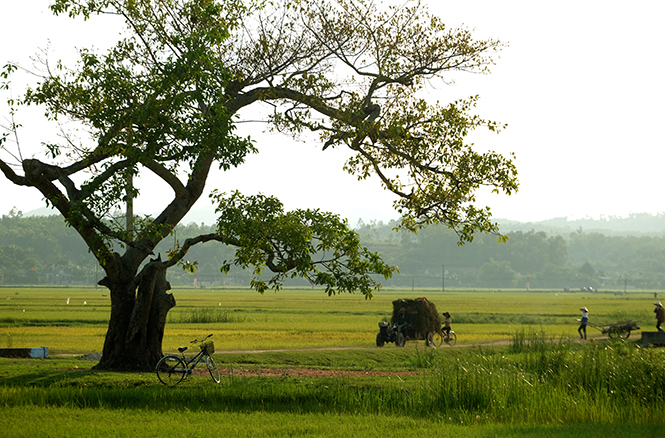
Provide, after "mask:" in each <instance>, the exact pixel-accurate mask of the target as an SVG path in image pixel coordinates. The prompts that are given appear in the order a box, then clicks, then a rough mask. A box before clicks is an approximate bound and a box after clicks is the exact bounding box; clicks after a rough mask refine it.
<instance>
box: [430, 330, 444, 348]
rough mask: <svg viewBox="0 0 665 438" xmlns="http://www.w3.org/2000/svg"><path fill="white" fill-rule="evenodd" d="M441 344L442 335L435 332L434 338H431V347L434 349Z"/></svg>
mask: <svg viewBox="0 0 665 438" xmlns="http://www.w3.org/2000/svg"><path fill="white" fill-rule="evenodd" d="M442 344H443V335H442V334H441V332H436V333H434V336H432V345H434V346H435V347H440V346H441V345H442Z"/></svg>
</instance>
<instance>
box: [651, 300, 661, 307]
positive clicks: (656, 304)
mask: <svg viewBox="0 0 665 438" xmlns="http://www.w3.org/2000/svg"><path fill="white" fill-rule="evenodd" d="M653 305H654V306H658V307H663V305H662V304H660V301H656V302H655V303H653Z"/></svg>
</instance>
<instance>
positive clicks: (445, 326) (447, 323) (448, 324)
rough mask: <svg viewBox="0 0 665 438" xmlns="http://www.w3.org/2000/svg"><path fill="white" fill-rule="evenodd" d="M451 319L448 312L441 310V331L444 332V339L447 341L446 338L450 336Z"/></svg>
mask: <svg viewBox="0 0 665 438" xmlns="http://www.w3.org/2000/svg"><path fill="white" fill-rule="evenodd" d="M452 322H453V321H452V319H451V318H450V313H448V312H443V328H442V330H443V332H445V333H446V338H445V339H446V341H448V338H449V336H450V329H451V324H452Z"/></svg>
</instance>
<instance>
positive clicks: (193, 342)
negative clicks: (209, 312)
mask: <svg viewBox="0 0 665 438" xmlns="http://www.w3.org/2000/svg"><path fill="white" fill-rule="evenodd" d="M211 336H212V333H210V334H209V335H208V336H206V337H205V338H203V339H201V340H200V341H199V340H198V339H194V340H193V341H192V342H190V344H195V343H197V342H203V341H205V340H206V339H208V338H209V337H211Z"/></svg>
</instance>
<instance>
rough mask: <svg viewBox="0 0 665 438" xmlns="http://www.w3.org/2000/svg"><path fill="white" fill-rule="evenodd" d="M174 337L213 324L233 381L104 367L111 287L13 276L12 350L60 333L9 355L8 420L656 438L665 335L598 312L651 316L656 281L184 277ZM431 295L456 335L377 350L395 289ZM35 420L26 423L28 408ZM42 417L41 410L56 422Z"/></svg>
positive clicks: (646, 323) (397, 294)
mask: <svg viewBox="0 0 665 438" xmlns="http://www.w3.org/2000/svg"><path fill="white" fill-rule="evenodd" d="M173 292H174V295H175V297H176V301H177V307H175V308H174V309H173V310H172V311H171V312H170V313H169V320H168V323H167V327H166V333H165V338H164V343H163V347H164V350H165V352H173V351H176V349H177V347H178V346H182V345H187V344H188V343H189V341H191V340H192V339H194V338H201V337H203V336H205V335H207V334H209V333H212V334H213V339H214V341H215V346H216V352H215V354H214V358H215V360H216V361H217V363H218V365H219V367H220V368H221V369H222V371H223V372H222V374H223V379H222V382H221V383H220V384H214V383H213V382H212V380H211V379H210V378H209V377H208V376H206V375H204V374H201V375H195V376H192V377H190V378H188V379H187V380H186V381H185V382H183V383H182V384H180V385H179V386H177V387H173V388H171V387H164V386H163V385H161V384H160V383H159V381H158V380H157V378H156V376H155V375H154V374H152V373H129V374H127V373H125V374H121V373H103V372H97V371H94V370H92V369H91V368H92V366H93V365H94V364H95V362H94V361H89V360H81V357H82V356H84V355H87V354H88V353H93V352H100V351H101V350H102V346H103V342H104V334H105V331H106V324H107V322H108V314H109V309H110V300H109V298H108V297H107V296H105V291H104V290H103V289H95V288H90V289H76V288H62V289H50V288H42V289H40V288H2V289H0V293H1V294H4V295H0V298H3V299H2V301H0V302H1V303H2V305H1V306H0V348H6V347H13V348H17V347H40V346H47V347H48V348H49V354H50V357H49V358H48V359H10V358H0V407H2V411H3V412H2V416H0V426H2V427H3V429H4V430H5V431H6V432H7V436H54V437H60V436H99V437H111V436H113V437H122V436H162V435H164V434H167V433H172V434H175V435H185V434H186V435H190V434H198V433H217V434H220V433H221V434H227V435H229V436H248V437H249V436H339V435H348V436H386V437H391V436H434V435H435V434H436V435H439V434H454V435H455V436H462V437H491V436H501V437H503V436H516V437H521V436H538V437H566V436H577V435H583V436H585V437H587V436H590V437H596V436H597V437H601V436H602V437H614V436H617V437H619V436H621V437H624V436H636V437H637V436H640V437H650V436H654V437H655V436H661V435H662V431H663V430H665V349H663V348H646V349H645V348H640V347H639V345H638V343H636V342H635V341H638V340H639V337H640V330H637V331H633V332H632V333H631V336H630V337H629V338H628V340H626V341H610V340H607V339H606V336H605V335H603V334H602V333H601V332H600V330H596V329H594V328H592V327H589V328H588V335H589V339H588V340H587V341H580V340H579V337H578V334H577V326H578V323H577V322H576V321H575V319H576V318H579V317H580V312H579V311H578V309H579V308H580V307H582V306H586V307H588V308H589V310H590V322H591V323H594V324H596V325H598V326H600V327H602V326H603V325H606V324H611V323H614V322H618V321H622V320H635V321H637V322H638V325H639V326H640V327H641V328H642V329H643V330H649V331H653V330H655V317H654V314H653V301H654V291H632V292H628V293H625V294H624V293H616V294H615V293H590V292H574V293H563V292H555V291H532V292H522V291H496V290H495V291H492V290H484V291H464V290H447V291H446V292H442V291H440V290H439V291H436V290H416V291H412V290H387V291H381V292H378V293H376V294H375V297H374V298H373V299H372V300H365V299H364V297H363V296H361V295H340V296H334V297H328V296H327V295H325V293H323V291H320V290H307V289H303V290H283V291H280V292H278V293H273V292H269V293H266V294H265V295H259V294H257V293H256V292H253V291H248V290H208V289H196V290H194V289H176V290H174V291H173ZM421 296H425V297H427V298H428V299H429V300H430V301H432V302H433V303H435V304H436V306H437V309H438V310H439V312H443V311H449V312H450V313H451V314H452V318H453V329H454V330H455V331H456V332H457V334H458V344H457V346H455V347H453V348H451V347H447V346H444V347H441V348H428V347H426V346H425V343H424V342H423V341H419V342H416V341H409V342H407V344H406V347H404V348H398V347H395V345H394V344H387V345H386V346H385V347H383V348H377V347H376V346H375V343H374V340H375V337H376V333H377V332H378V322H380V321H381V320H384V319H389V317H390V315H391V313H392V301H393V300H395V299H397V298H416V297H421ZM26 418H29V419H30V421H24V419H26ZM45 425H46V426H45Z"/></svg>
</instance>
